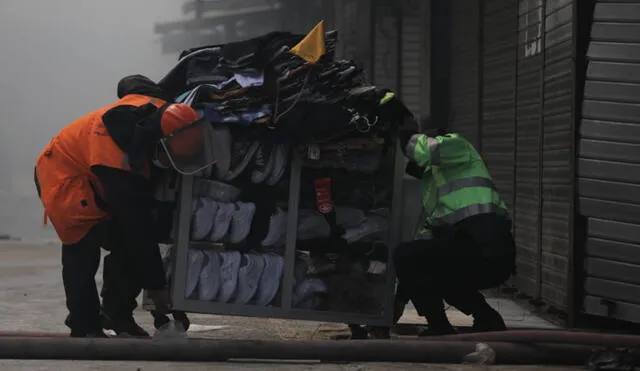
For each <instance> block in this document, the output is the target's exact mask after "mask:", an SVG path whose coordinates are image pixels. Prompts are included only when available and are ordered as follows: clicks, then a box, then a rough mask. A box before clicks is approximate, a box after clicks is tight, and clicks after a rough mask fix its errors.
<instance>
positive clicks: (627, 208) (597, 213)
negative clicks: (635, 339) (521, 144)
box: [578, 1, 640, 323]
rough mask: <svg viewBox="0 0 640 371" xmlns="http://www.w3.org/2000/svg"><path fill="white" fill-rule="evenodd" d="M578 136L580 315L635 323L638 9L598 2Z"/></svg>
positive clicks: (639, 220) (639, 179) (638, 284)
mask: <svg viewBox="0 0 640 371" xmlns="http://www.w3.org/2000/svg"><path fill="white" fill-rule="evenodd" d="M590 36H591V41H590V43H589V45H588V51H587V62H588V64H587V73H586V83H585V87H584V102H583V105H582V123H581V127H580V132H579V159H578V189H579V193H578V194H579V207H580V212H581V214H582V215H583V216H584V217H585V219H586V220H585V223H584V225H583V226H584V228H583V229H582V230H580V231H579V233H581V234H584V236H583V238H584V241H585V244H584V245H583V246H584V248H585V258H586V259H585V277H584V278H585V281H584V282H585V285H584V295H585V296H584V301H583V303H582V304H584V312H585V313H587V314H592V315H598V316H610V317H612V318H616V319H621V320H626V321H632V322H639V323H640V4H638V3H630V2H625V1H596V2H595V8H594V9H593V26H592V28H591V35H590Z"/></svg>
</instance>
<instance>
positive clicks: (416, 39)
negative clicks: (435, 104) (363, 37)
mask: <svg viewBox="0 0 640 371" xmlns="http://www.w3.org/2000/svg"><path fill="white" fill-rule="evenodd" d="M428 4H429V3H427V2H424V1H422V2H415V1H410V2H409V1H408V2H405V3H404V6H403V12H402V21H401V22H400V27H401V33H400V42H401V48H400V50H401V51H400V58H401V59H400V60H401V65H402V68H401V71H402V72H401V76H400V94H401V97H402V100H403V101H404V103H405V104H406V105H407V108H409V110H411V112H412V113H413V114H414V115H415V116H416V118H418V119H419V118H420V114H421V113H422V112H421V108H422V106H423V103H422V96H421V93H422V74H423V73H427V72H428V71H426V70H425V66H426V64H425V63H424V62H425V61H424V59H425V53H424V52H423V50H424V47H423V43H424V37H425V36H426V35H425V33H424V27H425V25H426V24H427V22H426V20H427V19H426V15H427V14H426V7H427V6H428Z"/></svg>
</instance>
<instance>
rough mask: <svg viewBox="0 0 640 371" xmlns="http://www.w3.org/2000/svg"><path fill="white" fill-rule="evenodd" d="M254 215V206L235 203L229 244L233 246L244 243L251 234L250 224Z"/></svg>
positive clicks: (245, 203) (247, 203) (248, 203)
mask: <svg viewBox="0 0 640 371" xmlns="http://www.w3.org/2000/svg"><path fill="white" fill-rule="evenodd" d="M255 213H256V205H255V204H253V203H250V202H238V203H236V210H235V212H234V213H233V216H232V219H231V230H230V231H229V242H231V243H233V244H237V243H240V242H242V241H244V240H245V239H246V238H247V236H249V233H251V222H253V216H254V215H255Z"/></svg>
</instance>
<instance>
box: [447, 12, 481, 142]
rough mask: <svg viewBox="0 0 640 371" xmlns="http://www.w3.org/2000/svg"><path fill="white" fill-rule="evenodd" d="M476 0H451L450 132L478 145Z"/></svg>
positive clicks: (477, 18) (477, 21) (478, 17)
mask: <svg viewBox="0 0 640 371" xmlns="http://www.w3.org/2000/svg"><path fill="white" fill-rule="evenodd" d="M479 11H480V2H479V1H469V0H451V68H450V76H451V78H450V87H449V88H450V104H451V116H452V117H451V123H450V131H452V132H456V133H459V134H461V135H462V136H464V137H465V138H467V140H469V141H470V142H471V143H472V144H473V145H475V146H479V142H480V138H479V135H478V134H479V118H480V111H479V93H480V86H479V74H478V73H479V68H478V67H479V58H480V55H479V54H480V53H479V42H480V40H479V39H480V38H479V35H478V30H479V22H480V16H479Z"/></svg>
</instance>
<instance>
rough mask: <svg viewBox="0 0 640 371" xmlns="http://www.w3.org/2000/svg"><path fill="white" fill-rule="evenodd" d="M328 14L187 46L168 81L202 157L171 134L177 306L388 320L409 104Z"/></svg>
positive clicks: (164, 196) (164, 193)
mask: <svg viewBox="0 0 640 371" xmlns="http://www.w3.org/2000/svg"><path fill="white" fill-rule="evenodd" d="M321 26H322V25H319V27H317V28H316V29H314V31H312V32H311V33H310V34H309V35H307V36H306V37H304V36H300V35H292V34H289V33H283V32H274V33H270V34H268V35H265V36H262V37H260V38H256V39H251V40H247V41H243V42H238V43H231V44H225V45H218V46H207V47H201V48H196V49H191V50H186V51H184V52H183V53H182V55H181V58H180V60H179V62H178V64H177V65H176V66H175V67H174V68H173V69H172V70H171V72H170V73H169V74H168V75H167V76H166V77H165V78H163V79H162V80H161V81H160V84H161V85H162V86H163V87H164V88H165V89H167V90H168V91H171V92H172V93H173V94H174V95H175V101H176V102H182V103H186V104H190V105H191V106H192V107H194V108H195V109H196V110H197V111H198V112H199V113H200V115H201V117H203V120H202V121H201V122H199V123H198V125H200V126H201V127H200V128H198V130H199V131H198V133H199V134H198V135H201V136H202V137H203V138H204V144H205V145H204V147H203V150H202V151H200V152H199V157H198V159H197V161H196V160H194V158H193V156H192V157H191V158H190V159H180V158H177V157H176V156H173V155H172V153H171V150H170V148H171V145H170V144H171V142H170V141H171V138H166V139H165V140H164V141H163V145H164V147H165V150H166V151H167V154H168V157H169V158H170V160H171V161H170V162H171V164H172V165H173V167H174V170H176V171H172V172H171V174H169V173H167V176H168V177H167V181H166V182H164V183H163V185H162V186H161V187H160V188H159V190H160V192H159V193H158V197H157V198H158V199H159V200H161V201H164V202H165V203H167V204H171V203H174V204H175V205H176V206H177V207H176V208H175V213H174V219H173V223H172V224H173V225H172V233H171V239H172V247H171V249H170V252H169V253H168V254H167V257H166V269H167V274H168V277H169V278H170V282H171V290H172V301H173V307H174V309H175V310H179V311H184V312H187V313H206V314H216V315H229V316H251V317H268V318H283V319H297V320H312V321H322V322H339V323H349V324H359V325H371V326H389V325H390V323H391V320H392V312H393V297H394V291H395V278H394V272H393V269H392V265H391V256H392V251H393V247H394V246H396V245H397V243H398V242H400V238H401V235H400V229H401V227H402V226H401V220H402V204H403V202H402V189H403V186H402V184H403V183H402V182H403V180H402V179H403V171H404V164H405V162H404V159H403V156H402V153H401V151H400V150H399V145H398V143H397V141H396V139H395V129H396V128H397V126H398V125H400V124H402V121H403V118H405V117H406V115H407V114H408V111H407V110H406V108H405V107H404V105H403V104H402V103H401V102H400V101H399V100H398V99H397V98H396V97H395V96H394V95H393V93H392V92H390V91H388V90H384V89H381V88H378V87H375V86H372V85H370V84H368V83H367V82H366V81H365V78H364V73H363V71H362V70H361V69H360V68H359V67H358V66H357V65H355V64H354V63H353V62H351V61H347V60H338V59H336V58H334V56H333V51H334V50H335V44H336V42H337V33H336V32H328V33H325V32H324V30H323V29H322V27H321ZM318 43H321V45H320V46H319V45H318ZM314 48H315V49H314ZM309 50H314V51H315V53H316V55H317V57H313V56H310V55H309ZM318 50H320V52H318ZM187 134H188V133H187ZM176 175H177V177H176Z"/></svg>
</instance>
